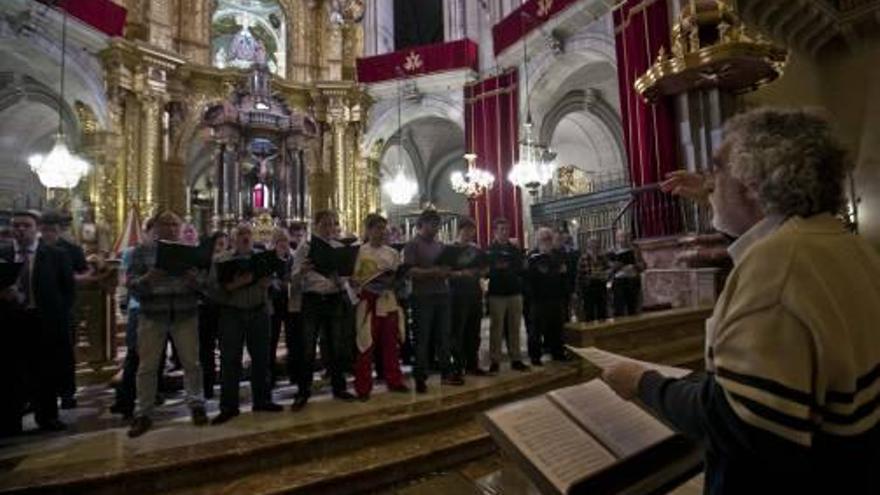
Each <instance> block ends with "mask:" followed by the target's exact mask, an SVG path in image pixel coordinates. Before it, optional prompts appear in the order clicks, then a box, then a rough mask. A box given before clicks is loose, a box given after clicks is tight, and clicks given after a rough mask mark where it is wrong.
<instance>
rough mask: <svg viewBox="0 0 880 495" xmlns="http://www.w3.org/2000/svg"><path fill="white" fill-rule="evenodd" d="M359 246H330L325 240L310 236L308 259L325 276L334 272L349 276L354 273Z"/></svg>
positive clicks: (341, 275) (329, 275)
mask: <svg viewBox="0 0 880 495" xmlns="http://www.w3.org/2000/svg"><path fill="white" fill-rule="evenodd" d="M360 249H361V247H360V246H356V245H347V246H346V245H342V246H332V245H330V244H329V243H328V242H327V241H325V240H323V239H321V238H318V237H312V240H311V242H310V244H309V261H310V262H311V263H312V267H313V268H314V270H315V271H316V272H318V273H320V274H321V275H323V276H325V277H331V276H333V275H334V274H335V275H338V276H340V277H350V276H352V274H354V263H355V261H357V255H358V252H359V251H360Z"/></svg>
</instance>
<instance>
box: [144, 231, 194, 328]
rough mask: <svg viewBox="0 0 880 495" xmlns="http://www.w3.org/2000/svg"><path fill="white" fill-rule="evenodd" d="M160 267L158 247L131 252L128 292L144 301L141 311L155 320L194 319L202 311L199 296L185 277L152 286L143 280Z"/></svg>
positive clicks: (158, 281) (169, 278)
mask: <svg viewBox="0 0 880 495" xmlns="http://www.w3.org/2000/svg"><path fill="white" fill-rule="evenodd" d="M155 266H156V243H154V242H151V243H148V244H142V245H140V246H137V247H136V248H134V250H133V251H132V252H131V264H130V265H129V266H128V270H127V271H126V278H127V279H128V290H129V291H131V293H132V294H133V295H134V296H136V297H137V298H138V300H139V301H140V311H141V313H143V314H146V315H149V316H152V317H162V316H165V317H167V318H174V317H178V316H191V315H193V314H195V313H196V311H197V310H198V292H197V291H196V290H195V289H192V288H190V287H188V286H187V285H186V283H185V282H184V279H183V277H181V276H177V277H173V276H170V275H166V276H163V277H159V278H157V279H156V280H153V281H151V282H146V281H143V280H141V277H142V276H143V275H145V274H146V273H147V272H148V271H150V269H151V268H153V267H155Z"/></svg>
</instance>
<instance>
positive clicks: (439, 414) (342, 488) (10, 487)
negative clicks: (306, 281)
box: [0, 363, 586, 495]
mask: <svg viewBox="0 0 880 495" xmlns="http://www.w3.org/2000/svg"><path fill="white" fill-rule="evenodd" d="M585 378H586V377H585V376H583V375H582V371H581V368H580V367H579V366H578V365H577V364H558V363H548V366H545V367H544V368H542V369H536V370H534V371H532V372H530V373H517V372H512V371H505V372H504V373H502V374H501V375H499V376H498V377H494V378H474V379H470V380H469V383H468V385H466V386H465V387H442V386H440V385H439V384H438V383H437V380H436V378H434V379H432V381H431V382H430V387H431V388H430V391H429V393H428V394H426V395H417V394H411V395H400V394H390V393H382V394H376V396H374V398H373V400H371V401H370V402H368V403H363V404H362V403H349V404H343V403H339V402H337V401H332V400H327V398H326V397H324V398H323V399H324V400H318V401H317V402H316V403H314V404H310V405H309V406H308V407H306V409H305V410H304V411H302V412H300V413H296V414H294V413H290V412H289V411H286V412H283V413H275V414H269V413H253V414H251V413H246V412H245V413H243V414H242V416H241V417H239V418H236V419H235V420H233V421H232V422H230V423H228V424H225V425H222V426H219V427H203V428H194V427H192V426H189V425H188V424H187V423H186V422H185V418H181V420H180V421H178V422H176V423H173V424H166V425H163V426H162V427H157V430H156V431H155V432H152V431H151V432H149V433H147V435H145V436H144V437H142V438H139V439H135V440H131V439H127V438H125V431H124V429H121V428H120V429H115V430H114V431H102V432H96V433H90V434H85V435H83V436H84V437H85V436H87V435H92V436H93V437H92V439H91V440H90V439H89V438H83V439H78V438H77V439H66V438H65V439H63V441H62V443H61V444H60V445H58V446H56V450H47V451H46V454H45V455H42V456H40V457H34V460H35V461H36V462H40V463H45V462H46V460H45V459H47V457H46V456H48V458H50V459H52V456H53V455H69V454H72V455H77V454H76V452H77V451H81V452H83V453H84V454H85V455H84V456H83V457H84V458H85V459H86V460H83V461H79V459H76V458H71V459H69V460H65V461H64V463H63V466H55V465H52V466H50V464H49V463H46V465H45V467H44V466H42V465H41V466H35V467H32V466H27V467H28V469H22V468H16V469H13V470H11V471H10V472H6V473H4V476H3V478H5V479H2V480H0V493H12V492H16V493H64V494H78V493H93V494H111V493H112V494H116V493H120V487H125V493H126V495H138V494H147V493H149V494H151V495H152V494H155V493H178V492H179V493H223V492H218V491H215V490H214V489H211V490H207V491H205V490H203V487H204V486H205V484H206V483H207V484H208V485H209V486H212V487H219V486H225V485H228V484H236V483H239V482H242V483H244V482H245V480H247V482H248V483H253V484H254V485H253V486H257V485H259V484H261V483H265V484H266V486H271V487H273V488H272V489H271V490H268V491H266V492H265V493H284V492H288V491H292V492H294V493H297V492H298V493H315V491H314V490H315V488H316V487H322V486H326V487H332V491H330V492H329V493H354V492H358V491H362V490H363V489H364V488H363V487H365V486H380V485H383V484H388V483H391V482H394V481H399V480H403V479H408V478H411V477H413V476H417V475H419V474H420V473H423V472H425V469H428V470H432V469H438V468H440V467H442V466H444V465H448V464H449V463H460V462H462V461H463V460H466V459H468V458H471V457H473V456H480V455H485V453H486V452H488V451H490V450H491V449H492V448H493V447H492V445H491V443H490V442H488V437H486V436H485V434H484V433H482V431H481V430H479V428H477V427H476V424H475V423H472V422H473V418H474V417H475V415H476V414H477V413H479V412H482V411H484V410H486V409H488V408H491V407H493V406H495V405H498V404H501V403H506V402H510V401H514V400H517V399H520V398H524V397H528V396H533V395H537V394H539V393H543V392H546V391H548V390H552V389H554V388H558V387H562V386H565V385H568V384H571V383H575V382H577V381H580V380H583V379H585ZM80 440H81V442H79V443H77V442H78V441H80ZM94 449H105V452H100V451H97V452H96V451H95V450H94ZM106 451H110V452H111V454H110V455H108V454H107V452H106ZM56 452H57V454H56ZM358 459H360V461H358V462H353V463H352V461H353V460H358ZM52 462H53V463H56V464H61V461H60V460H57V459H52ZM279 473H289V478H290V479H296V480H300V481H297V482H296V483H294V484H291V485H290V486H289V487H288V484H287V482H284V483H282V484H281V485H278V484H277V483H275V482H269V481H265V482H264V481H261V480H274V479H276V478H278V477H279V476H280V474H279ZM309 473H310V474H309ZM306 474H308V475H306ZM286 476H287V475H285V477H283V478H284V479H288V478H287V477H286ZM249 486H250V485H249ZM355 488H357V489H355ZM328 490H330V488H328ZM321 491H322V492H323V488H322V490H321ZM233 492H234V493H250V491H249V490H248V491H233ZM226 493H229V492H226ZM255 493H260V492H259V491H257V492H255Z"/></svg>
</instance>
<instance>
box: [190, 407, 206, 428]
mask: <svg viewBox="0 0 880 495" xmlns="http://www.w3.org/2000/svg"><path fill="white" fill-rule="evenodd" d="M189 415H190V417H191V418H192V422H193V424H194V425H196V426H205V425H206V424H208V415H207V414H206V413H205V408H204V407H194V408H193V409H192V411H191V412H190V413H189Z"/></svg>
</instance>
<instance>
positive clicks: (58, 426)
mask: <svg viewBox="0 0 880 495" xmlns="http://www.w3.org/2000/svg"><path fill="white" fill-rule="evenodd" d="M39 427H40V431H64V430H66V429H67V425H66V424H64V423H62V422H61V421H59V420H57V419H50V420H48V421H44V422H42V423H39Z"/></svg>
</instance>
